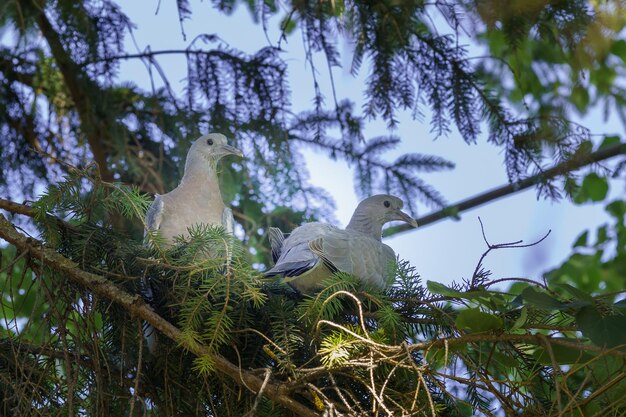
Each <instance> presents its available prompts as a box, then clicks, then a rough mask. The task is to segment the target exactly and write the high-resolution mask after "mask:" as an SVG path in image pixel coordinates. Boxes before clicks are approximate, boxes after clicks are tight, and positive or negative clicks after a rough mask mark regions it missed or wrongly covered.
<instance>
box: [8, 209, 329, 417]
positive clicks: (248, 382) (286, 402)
mask: <svg viewBox="0 0 626 417" xmlns="http://www.w3.org/2000/svg"><path fill="white" fill-rule="evenodd" d="M0 237H1V238H2V239H4V240H6V241H7V242H9V243H10V244H12V245H14V246H15V247H16V248H17V249H18V250H21V251H27V252H28V253H29V254H30V255H31V257H32V258H33V259H34V260H35V259H36V260H38V261H39V262H41V263H43V264H45V265H46V266H47V267H49V268H51V269H53V270H55V271H58V272H60V273H63V274H64V276H65V277H67V278H68V279H69V280H70V281H72V282H74V283H76V284H78V285H80V286H82V287H84V288H87V289H89V290H90V291H92V292H93V293H94V294H97V295H99V296H101V297H105V298H107V299H109V300H111V301H112V302H114V303H116V304H117V305H119V306H121V307H122V308H124V309H125V310H126V311H128V312H129V314H130V315H131V316H132V317H133V318H137V319H141V320H145V321H147V322H148V323H150V324H151V325H152V326H153V327H154V328H155V329H157V330H159V331H160V332H161V333H163V334H164V335H165V336H167V337H169V338H170V339H172V340H174V341H176V342H178V343H180V344H181V345H182V346H183V348H185V349H186V350H188V351H190V352H192V353H193V354H195V355H197V356H203V355H210V352H209V350H208V349H207V347H206V346H204V345H200V344H195V343H191V344H190V343H186V342H185V341H184V339H183V338H181V331H180V329H178V328H177V327H175V326H174V325H172V324H171V323H169V322H168V321H166V320H165V319H163V318H162V317H161V316H159V315H158V314H156V313H155V312H154V310H152V308H151V307H150V306H149V305H147V304H146V303H144V302H143V300H142V298H141V297H140V296H139V295H133V294H129V293H127V292H125V291H123V290H121V289H120V288H118V287H117V286H115V285H114V284H113V283H112V282H110V281H108V280H107V279H105V278H103V277H101V276H99V275H96V274H92V273H89V272H85V271H83V270H81V269H80V268H79V267H78V266H77V265H76V264H75V263H74V262H72V261H71V260H69V259H67V258H65V257H64V256H62V255H60V254H59V253H57V252H55V251H54V250H53V249H51V248H47V247H44V246H43V245H42V243H41V242H39V241H38V240H35V239H32V238H28V237H26V236H24V235H22V234H21V233H19V232H17V231H16V230H15V228H14V227H13V225H12V224H11V223H10V222H9V221H8V220H6V219H5V218H4V216H2V215H0ZM213 359H214V363H215V369H216V370H217V371H218V372H221V373H223V374H225V375H228V376H229V377H230V378H231V379H232V380H233V381H235V383H237V384H239V385H242V386H244V387H248V388H249V389H251V390H252V391H253V392H255V393H259V392H260V391H261V388H262V387H264V389H263V395H265V396H266V397H267V398H269V399H270V400H272V401H273V402H275V403H277V404H280V405H282V406H283V407H285V408H287V409H289V410H291V411H293V412H294V413H296V414H297V415H299V416H304V417H314V416H318V415H319V414H318V413H316V412H315V411H313V410H311V409H310V408H308V407H307V406H305V405H303V404H301V403H300V402H298V401H296V400H294V399H293V398H291V397H289V395H288V393H289V392H291V386H288V385H286V384H282V383H276V382H268V383H265V381H264V379H263V378H259V377H258V376H256V375H254V374H253V373H251V372H250V371H248V370H245V369H240V368H239V367H237V366H236V365H234V364H233V363H231V362H229V361H228V360H226V359H225V358H224V357H222V356H220V355H214V356H213ZM264 383H265V385H264Z"/></svg>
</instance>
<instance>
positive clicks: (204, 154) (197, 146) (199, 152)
mask: <svg viewBox="0 0 626 417" xmlns="http://www.w3.org/2000/svg"><path fill="white" fill-rule="evenodd" d="M226 155H237V156H239V157H243V153H242V152H241V151H240V150H239V149H237V148H235V147H234V146H230V145H229V144H228V143H227V142H226V136H224V135H222V134H221V133H209V134H207V135H204V136H201V137H199V138H198V139H196V140H195V141H194V142H193V143H192V144H191V148H189V152H188V153H187V161H186V162H185V172H187V171H188V170H189V169H192V167H193V168H195V167H202V166H209V167H212V168H215V166H216V165H217V161H219V160H220V159H221V158H222V157H223V156H226Z"/></svg>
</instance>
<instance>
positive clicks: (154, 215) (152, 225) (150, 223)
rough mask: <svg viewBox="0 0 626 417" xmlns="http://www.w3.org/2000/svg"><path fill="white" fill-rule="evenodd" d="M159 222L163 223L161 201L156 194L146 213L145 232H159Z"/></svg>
mask: <svg viewBox="0 0 626 417" xmlns="http://www.w3.org/2000/svg"><path fill="white" fill-rule="evenodd" d="M161 221H163V199H162V198H161V196H160V195H159V194H156V195H155V196H154V201H153V202H152V204H150V207H149V208H148V212H147V213H146V228H147V230H159V227H161Z"/></svg>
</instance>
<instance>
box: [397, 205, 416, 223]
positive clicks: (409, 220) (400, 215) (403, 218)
mask: <svg viewBox="0 0 626 417" xmlns="http://www.w3.org/2000/svg"><path fill="white" fill-rule="evenodd" d="M393 213H394V218H393V220H400V221H403V222H405V223H408V224H410V225H411V226H413V227H417V221H416V220H415V219H414V218H413V217H411V216H409V215H408V214H406V213H405V212H403V211H402V210H400V209H396V210H394V211H393Z"/></svg>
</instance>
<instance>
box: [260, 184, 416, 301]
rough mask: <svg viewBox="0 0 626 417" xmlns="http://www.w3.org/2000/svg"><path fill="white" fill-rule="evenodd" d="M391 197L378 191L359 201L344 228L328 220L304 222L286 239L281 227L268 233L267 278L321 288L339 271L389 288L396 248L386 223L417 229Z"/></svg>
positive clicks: (309, 288) (399, 202)
mask: <svg viewBox="0 0 626 417" xmlns="http://www.w3.org/2000/svg"><path fill="white" fill-rule="evenodd" d="M402 207H403V203H402V200H400V199H399V198H398V197H394V196H392V195H385V194H381V195H375V196H372V197H368V198H366V199H365V200H363V201H361V202H360V203H359V205H358V206H357V208H356V210H355V211H354V214H353V215H352V218H351V219H350V222H349V223H348V226H346V228H345V229H344V230H342V229H339V228H337V227H335V226H332V225H330V224H325V223H306V224H303V225H302V226H300V227H297V228H296V229H294V231H293V232H292V233H291V235H289V237H287V238H285V235H284V234H283V233H282V231H281V230H280V229H278V228H275V227H272V228H270V231H269V237H270V244H271V247H272V257H273V258H274V262H275V265H274V267H273V268H272V269H270V270H269V271H267V272H266V273H265V275H266V276H268V277H272V276H283V277H284V281H285V282H287V283H289V284H290V285H291V286H292V287H294V288H295V289H297V290H298V291H300V292H304V293H310V292H313V291H315V290H318V289H320V288H321V283H322V281H323V280H325V279H326V278H328V277H329V276H330V275H331V274H333V273H334V272H336V271H341V272H347V273H349V274H352V275H354V276H355V277H357V278H359V279H360V280H361V281H363V282H365V283H369V284H373V285H375V286H377V287H380V288H385V287H386V286H387V285H388V283H389V281H390V279H391V278H392V276H391V275H392V271H391V270H390V265H392V263H393V262H394V261H395V258H396V256H395V253H394V252H393V249H391V248H390V247H389V246H387V245H385V244H384V243H382V242H381V237H382V230H383V225H384V224H385V223H387V222H390V221H393V220H399V221H403V222H406V223H408V224H410V225H411V226H413V227H417V222H416V221H415V219H413V218H412V217H411V216H409V215H408V214H406V213H405V212H403V211H402Z"/></svg>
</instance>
